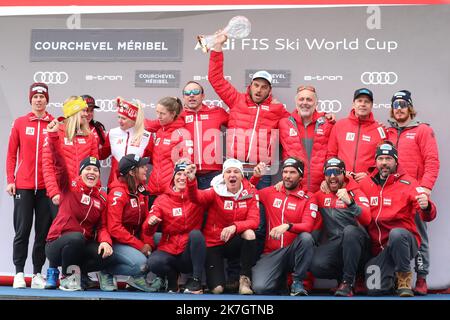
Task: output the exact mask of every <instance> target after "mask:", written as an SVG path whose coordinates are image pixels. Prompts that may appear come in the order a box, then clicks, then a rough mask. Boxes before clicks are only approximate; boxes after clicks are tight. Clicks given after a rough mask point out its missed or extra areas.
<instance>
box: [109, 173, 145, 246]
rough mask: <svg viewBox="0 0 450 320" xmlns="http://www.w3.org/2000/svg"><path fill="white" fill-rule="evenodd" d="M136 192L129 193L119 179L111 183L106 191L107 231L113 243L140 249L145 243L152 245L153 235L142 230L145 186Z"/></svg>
mask: <svg viewBox="0 0 450 320" xmlns="http://www.w3.org/2000/svg"><path fill="white" fill-rule="evenodd" d="M138 189H139V191H137V193H136V194H130V192H129V191H128V186H127V184H126V183H125V182H123V181H121V180H116V181H115V182H113V184H112V185H111V190H109V193H108V202H107V205H108V209H107V210H108V211H107V212H108V213H107V221H108V231H109V234H110V235H111V238H112V239H113V242H114V243H120V244H125V245H129V246H132V247H133V248H135V249H137V250H141V249H142V248H143V247H144V245H145V244H149V245H151V246H152V247H154V242H153V237H151V236H148V235H147V234H146V233H144V232H142V229H143V224H144V223H146V221H147V218H148V209H147V208H148V197H147V196H146V195H144V193H143V192H145V191H146V190H145V187H144V186H142V185H141V186H140V187H139V188H138Z"/></svg>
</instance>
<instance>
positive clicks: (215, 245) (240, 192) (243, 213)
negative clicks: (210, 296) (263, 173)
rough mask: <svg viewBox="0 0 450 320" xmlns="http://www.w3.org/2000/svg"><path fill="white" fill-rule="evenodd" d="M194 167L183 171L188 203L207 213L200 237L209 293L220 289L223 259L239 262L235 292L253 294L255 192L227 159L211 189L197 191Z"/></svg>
mask: <svg viewBox="0 0 450 320" xmlns="http://www.w3.org/2000/svg"><path fill="white" fill-rule="evenodd" d="M195 172H196V167H195V165H193V164H191V165H189V167H188V169H187V176H188V191H189V192H188V193H189V198H190V199H191V201H192V202H194V203H197V204H198V205H200V206H203V207H205V209H207V210H208V216H207V218H206V225H205V228H204V229H203V234H204V236H205V240H206V246H207V249H206V265H205V266H206V278H207V284H208V287H209V289H210V290H211V292H212V293H215V294H219V293H222V292H223V290H224V285H225V273H224V258H227V259H233V258H234V259H236V258H238V259H240V264H241V272H240V279H239V293H240V294H253V290H252V289H251V274H252V272H251V268H252V267H253V265H254V264H255V260H256V240H255V239H256V238H255V232H254V230H255V229H256V228H257V227H258V225H259V207H258V196H257V193H256V189H255V188H254V187H253V186H252V185H251V184H250V183H249V182H248V181H247V180H245V179H244V174H243V167H242V163H241V162H240V161H239V160H236V159H228V160H226V161H225V162H224V163H223V170H222V174H221V175H218V176H216V177H215V178H214V179H213V180H212V181H211V185H212V188H210V189H207V190H198V188H197V182H196V179H195Z"/></svg>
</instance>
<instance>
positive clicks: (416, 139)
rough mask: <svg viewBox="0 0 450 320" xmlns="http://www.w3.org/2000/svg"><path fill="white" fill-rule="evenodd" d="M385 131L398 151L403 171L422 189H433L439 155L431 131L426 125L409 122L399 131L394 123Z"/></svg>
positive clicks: (438, 164)
mask: <svg viewBox="0 0 450 320" xmlns="http://www.w3.org/2000/svg"><path fill="white" fill-rule="evenodd" d="M391 124H392V125H393V126H392V127H390V128H388V129H387V132H388V139H389V140H390V141H392V142H393V143H394V145H395V146H396V148H397V151H398V158H399V161H400V163H401V165H402V167H403V169H405V171H406V172H407V173H408V175H410V176H411V177H413V178H414V179H416V180H417V181H418V182H419V184H420V185H421V186H422V187H425V188H428V189H430V190H432V189H433V187H434V184H435V182H436V179H437V177H438V174H439V166H440V163H439V153H438V147H437V142H436V137H435V136H434V132H433V129H432V128H431V127H430V126H429V125H428V124H426V123H420V122H418V121H413V122H411V123H410V124H409V125H408V126H407V127H405V128H403V129H401V128H399V127H398V126H396V125H395V124H394V123H391Z"/></svg>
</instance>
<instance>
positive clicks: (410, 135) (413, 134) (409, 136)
mask: <svg viewBox="0 0 450 320" xmlns="http://www.w3.org/2000/svg"><path fill="white" fill-rule="evenodd" d="M415 137H416V133H415V132H408V133H407V134H406V139H411V140H414V139H415Z"/></svg>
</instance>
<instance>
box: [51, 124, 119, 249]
mask: <svg viewBox="0 0 450 320" xmlns="http://www.w3.org/2000/svg"><path fill="white" fill-rule="evenodd" d="M48 143H49V149H50V152H51V153H52V155H53V158H54V159H55V168H56V170H57V171H58V172H57V176H58V177H59V180H58V186H59V188H60V190H61V199H60V205H59V208H58V214H57V215H56V218H55V220H53V223H52V225H51V227H50V230H49V231H48V235H47V241H54V240H56V239H58V238H59V237H61V236H62V235H64V234H66V233H69V232H80V233H82V234H83V235H84V237H85V238H86V239H87V240H94V239H95V240H97V241H98V242H107V243H109V244H112V241H111V237H110V235H109V233H108V229H107V227H106V194H105V193H104V192H102V191H100V188H99V187H94V188H89V187H87V186H86V185H85V184H84V182H83V180H82V179H81V177H80V176H78V177H76V178H75V179H74V180H71V179H70V177H69V174H68V171H67V164H66V158H65V157H64V156H63V153H62V150H61V143H60V142H59V137H58V133H56V132H49V133H48Z"/></svg>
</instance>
